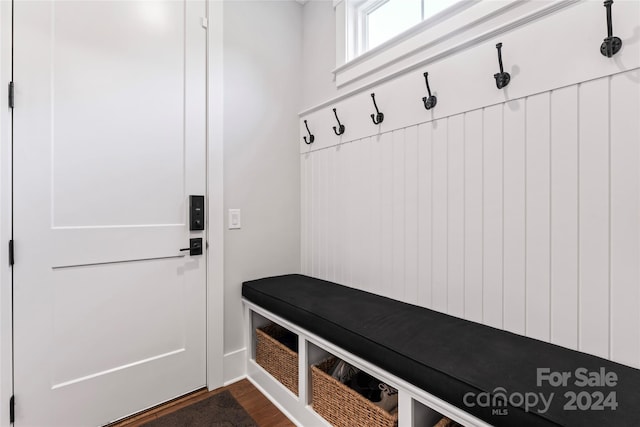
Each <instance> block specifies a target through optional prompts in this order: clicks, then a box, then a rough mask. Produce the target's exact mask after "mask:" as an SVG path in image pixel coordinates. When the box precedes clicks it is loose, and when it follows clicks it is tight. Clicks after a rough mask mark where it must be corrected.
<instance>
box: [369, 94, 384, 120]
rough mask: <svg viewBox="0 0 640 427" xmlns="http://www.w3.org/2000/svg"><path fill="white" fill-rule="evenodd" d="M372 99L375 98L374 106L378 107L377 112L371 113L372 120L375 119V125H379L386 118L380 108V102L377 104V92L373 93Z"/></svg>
mask: <svg viewBox="0 0 640 427" xmlns="http://www.w3.org/2000/svg"><path fill="white" fill-rule="evenodd" d="M371 99H373V106H374V107H376V114H372V115H371V120H373V124H374V125H379V124H380V123H382V121H383V120H384V114H383V113H381V112H380V110H378V104H376V94H375V93H372V94H371Z"/></svg>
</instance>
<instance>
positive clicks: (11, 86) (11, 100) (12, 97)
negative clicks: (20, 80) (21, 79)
mask: <svg viewBox="0 0 640 427" xmlns="http://www.w3.org/2000/svg"><path fill="white" fill-rule="evenodd" d="M14 105H15V89H14V84H13V82H9V108H13V106H14Z"/></svg>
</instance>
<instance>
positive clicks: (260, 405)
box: [109, 380, 294, 427]
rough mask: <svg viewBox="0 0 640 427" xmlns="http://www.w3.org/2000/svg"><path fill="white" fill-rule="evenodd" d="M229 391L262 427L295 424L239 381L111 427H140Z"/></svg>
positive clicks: (251, 387)
mask: <svg viewBox="0 0 640 427" xmlns="http://www.w3.org/2000/svg"><path fill="white" fill-rule="evenodd" d="M225 390H228V391H230V392H231V394H232V395H233V397H235V398H236V400H237V401H238V403H240V405H242V407H243V408H244V409H245V410H246V411H247V413H248V414H249V415H251V418H253V419H254V420H255V421H256V423H258V425H259V426H260V427H293V426H294V424H293V423H292V422H291V421H289V419H287V417H285V416H284V415H283V414H282V412H280V411H279V410H278V408H276V407H275V406H274V405H273V403H271V402H270V401H269V399H267V398H266V397H265V396H264V395H263V394H262V393H260V391H258V389H257V388H255V387H254V386H253V384H251V383H250V382H249V381H248V380H242V381H238V382H237V383H234V384H231V385H230V386H227V387H223V388H219V389H217V390H213V391H207V390H205V389H202V390H199V391H196V392H193V393H191V394H188V395H186V396H183V397H180V398H178V399H175V400H172V401H171V402H168V403H165V404H164V405H160V406H159V407H156V408H153V409H150V410H148V411H145V412H143V413H141V414H138V415H134V416H133V417H129V418H127V419H125V420H123V421H120V422H118V423H115V424H111V425H110V426H109V427H125V426H126V427H138V426H141V425H142V424H144V423H147V422H149V421H151V420H154V419H156V418H158V417H161V416H163V415H166V414H170V413H171V412H174V411H177V410H178V409H180V408H184V407H185V406H189V405H190V404H192V403H196V402H199V401H201V400H203V399H206V398H207V397H209V396H212V395H214V394H217V393H220V392H222V391H225Z"/></svg>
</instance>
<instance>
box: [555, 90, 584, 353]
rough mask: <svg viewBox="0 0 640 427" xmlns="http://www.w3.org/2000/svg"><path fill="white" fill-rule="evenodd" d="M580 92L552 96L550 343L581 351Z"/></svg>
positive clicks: (565, 91) (566, 92)
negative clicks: (579, 289) (579, 318)
mask: <svg viewBox="0 0 640 427" xmlns="http://www.w3.org/2000/svg"><path fill="white" fill-rule="evenodd" d="M577 105H578V89H577V87H576V86H569V87H566V88H563V89H559V90H555V91H553V92H552V93H551V111H552V112H553V120H552V122H551V260H552V261H551V342H553V343H554V344H559V345H562V346H565V347H569V348H572V349H574V350H577V349H578V109H577Z"/></svg>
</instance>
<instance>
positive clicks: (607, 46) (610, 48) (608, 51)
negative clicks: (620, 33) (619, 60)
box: [600, 0, 622, 58]
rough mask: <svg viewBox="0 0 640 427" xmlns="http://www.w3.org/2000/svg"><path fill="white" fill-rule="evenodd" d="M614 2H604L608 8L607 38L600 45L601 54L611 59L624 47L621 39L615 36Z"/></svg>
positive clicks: (608, 0)
mask: <svg viewBox="0 0 640 427" xmlns="http://www.w3.org/2000/svg"><path fill="white" fill-rule="evenodd" d="M612 4H613V0H607V1H605V2H604V7H606V8H607V38H605V39H604V41H603V42H602V44H601V45H600V53H601V54H603V55H604V56H606V57H607V58H611V57H612V56H613V55H615V54H616V53H618V51H619V50H620V48H621V47H622V40H620V38H619V37H615V36H614V35H613V24H612V23H611V5H612Z"/></svg>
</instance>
